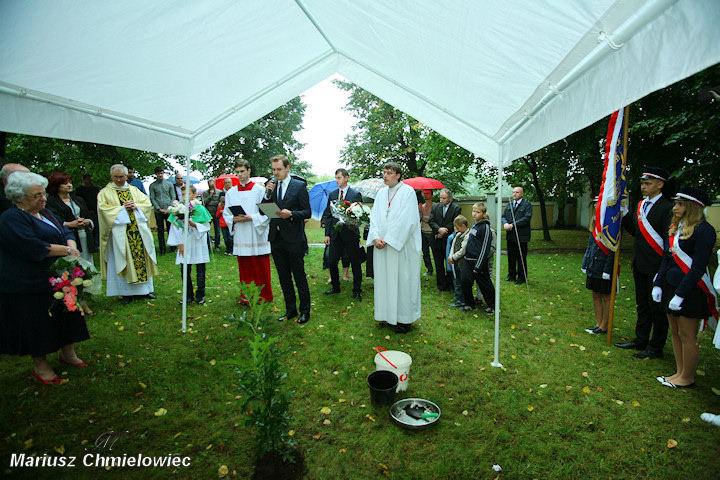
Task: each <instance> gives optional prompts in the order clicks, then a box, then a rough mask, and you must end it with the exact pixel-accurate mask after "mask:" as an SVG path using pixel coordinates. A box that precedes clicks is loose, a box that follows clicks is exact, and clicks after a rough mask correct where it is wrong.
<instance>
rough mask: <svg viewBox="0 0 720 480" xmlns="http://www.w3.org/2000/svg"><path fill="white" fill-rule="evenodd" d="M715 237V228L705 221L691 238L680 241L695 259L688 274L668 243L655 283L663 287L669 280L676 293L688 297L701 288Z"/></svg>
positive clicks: (698, 226) (697, 227)
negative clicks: (701, 281) (676, 259)
mask: <svg viewBox="0 0 720 480" xmlns="http://www.w3.org/2000/svg"><path fill="white" fill-rule="evenodd" d="M653 207H654V206H653ZM715 239H716V237H715V229H714V228H713V227H712V225H710V224H709V223H708V222H706V221H703V222H701V223H700V224H698V225H697V226H696V227H695V231H694V232H693V234H692V235H690V238H687V239H685V240H680V241H679V243H680V248H681V249H682V251H683V252H685V253H687V254H688V255H689V256H690V258H692V261H693V262H692V266H691V267H690V270H689V271H688V273H687V274H686V273H684V272H683V271H682V270H681V269H680V267H679V266H678V264H677V263H675V259H673V256H672V252H670V245H669V244H668V243H666V244H665V254H664V255H663V257H662V263H661V264H660V268H659V269H658V274H657V276H656V277H655V280H654V282H653V285H655V286H656V287H662V286H663V282H665V281H667V283H668V284H669V285H672V286H674V287H677V288H676V290H675V295H677V296H678V297H680V298H687V296H688V293H690V290H692V289H694V288H699V287H698V284H697V282H698V281H699V280H700V279H701V278H702V276H703V275H704V274H705V271H706V270H707V266H708V261H709V260H710V256H711V255H712V250H713V246H714V245H715Z"/></svg>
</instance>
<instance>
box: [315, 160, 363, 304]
mask: <svg viewBox="0 0 720 480" xmlns="http://www.w3.org/2000/svg"><path fill="white" fill-rule="evenodd" d="M349 179H350V174H348V171H347V170H345V169H344V168H338V169H337V170H335V181H336V182H337V185H338V190H335V191H334V192H330V195H329V196H328V206H327V208H325V212H324V213H323V223H324V224H325V245H327V246H328V263H329V267H328V268H329V270H330V279H331V283H332V288H330V290H328V291H327V292H325V294H326V295H331V294H333V293H340V272H339V271H338V262H339V261H340V258H341V257H342V254H343V252H345V253H346V254H347V257H348V259H349V260H350V265H351V266H352V272H353V297H354V298H355V300H357V301H358V302H361V301H362V296H361V286H362V261H361V258H360V230H359V229H358V227H357V226H356V225H348V224H343V225H342V226H341V227H340V229H339V230H338V228H337V225H338V223H339V222H340V220H339V219H337V218H335V217H333V215H332V210H331V209H330V205H331V204H332V203H333V202H335V203H337V204H338V205H341V204H345V205H348V206H349V204H351V203H353V202H360V201H362V195H361V194H360V192H358V191H356V190H353V189H352V188H350V187H349V186H348V180H349ZM345 202H347V203H345ZM341 208H342V207H341Z"/></svg>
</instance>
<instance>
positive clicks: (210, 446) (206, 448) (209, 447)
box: [205, 443, 213, 450]
mask: <svg viewBox="0 0 720 480" xmlns="http://www.w3.org/2000/svg"><path fill="white" fill-rule="evenodd" d="M212 446H213V444H212V443H211V444H210V445H208V446H207V447H205V450H210V449H211V448H212Z"/></svg>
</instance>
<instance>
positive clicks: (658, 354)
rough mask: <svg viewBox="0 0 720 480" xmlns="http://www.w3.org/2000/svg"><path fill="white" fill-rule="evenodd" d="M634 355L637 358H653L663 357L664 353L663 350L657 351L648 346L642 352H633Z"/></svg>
mask: <svg viewBox="0 0 720 480" xmlns="http://www.w3.org/2000/svg"><path fill="white" fill-rule="evenodd" d="M633 357H635V358H649V359H651V360H652V359H653V358H663V353H662V352H656V351H655V350H650V349H649V348H648V349H645V350H643V351H642V352H638V353H633Z"/></svg>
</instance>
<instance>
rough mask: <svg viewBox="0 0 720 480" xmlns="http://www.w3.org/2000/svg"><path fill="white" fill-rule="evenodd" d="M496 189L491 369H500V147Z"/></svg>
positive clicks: (501, 160)
mask: <svg viewBox="0 0 720 480" xmlns="http://www.w3.org/2000/svg"><path fill="white" fill-rule="evenodd" d="M498 158H499V162H498V187H497V197H496V199H495V231H496V232H497V233H496V235H495V240H496V248H495V354H494V355H493V361H492V363H490V365H492V366H493V367H502V363H500V258H501V256H500V248H501V246H502V234H501V232H502V225H501V224H500V217H502V178H503V147H502V146H500V155H498Z"/></svg>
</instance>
